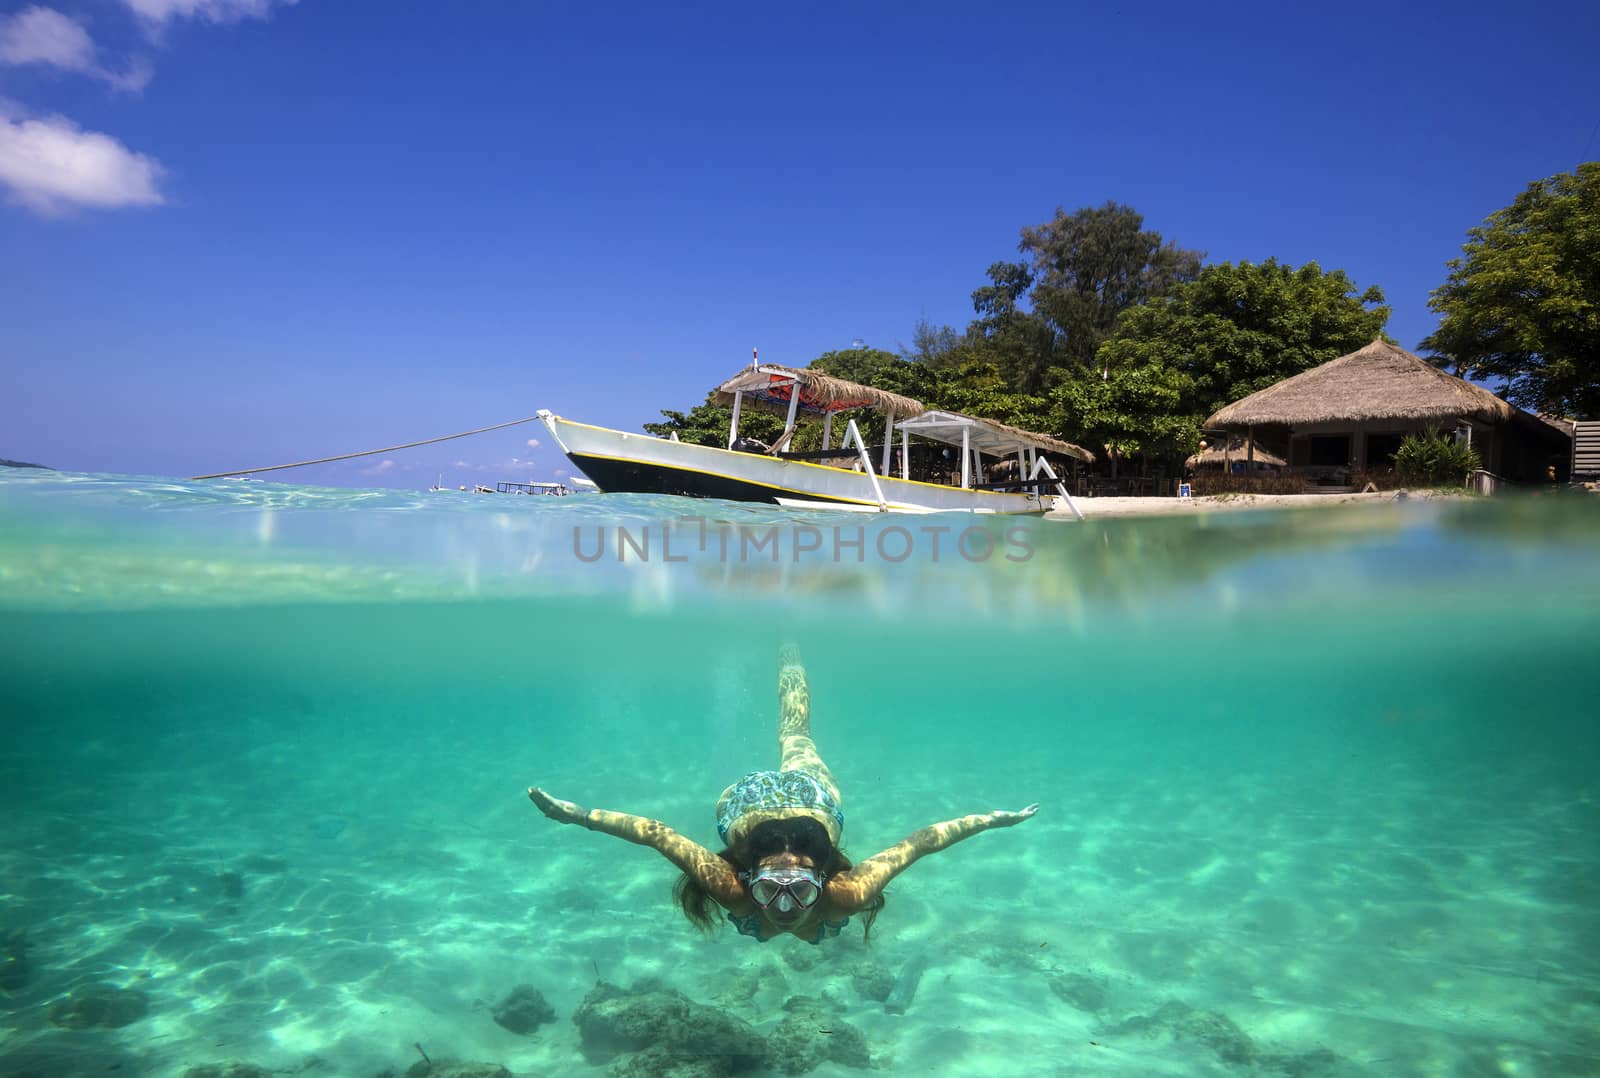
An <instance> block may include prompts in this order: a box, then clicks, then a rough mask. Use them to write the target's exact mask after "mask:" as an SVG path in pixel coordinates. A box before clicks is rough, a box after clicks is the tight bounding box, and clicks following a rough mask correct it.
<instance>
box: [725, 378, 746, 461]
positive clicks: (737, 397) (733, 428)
mask: <svg viewBox="0 0 1600 1078" xmlns="http://www.w3.org/2000/svg"><path fill="white" fill-rule="evenodd" d="M743 403H744V390H742V389H736V390H734V391H733V421H732V422H731V423H729V424H728V448H729V449H732V448H733V443H734V442H737V441H738V440H739V405H741V404H743Z"/></svg>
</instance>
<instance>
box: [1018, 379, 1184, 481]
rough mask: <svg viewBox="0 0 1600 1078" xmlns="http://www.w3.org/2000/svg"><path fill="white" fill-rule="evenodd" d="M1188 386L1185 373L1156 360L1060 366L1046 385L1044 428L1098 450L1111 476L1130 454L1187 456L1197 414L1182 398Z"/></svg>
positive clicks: (1130, 456) (1131, 455)
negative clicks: (1097, 367) (1098, 369)
mask: <svg viewBox="0 0 1600 1078" xmlns="http://www.w3.org/2000/svg"><path fill="white" fill-rule="evenodd" d="M1193 388H1194V387H1193V380H1192V379H1191V378H1190V377H1189V376H1188V375H1187V374H1185V373H1183V372H1182V371H1180V370H1178V369H1177V368H1176V367H1174V366H1170V365H1166V364H1162V363H1126V364H1120V365H1119V366H1117V367H1116V368H1115V369H1113V370H1109V371H1106V372H1105V373H1104V375H1103V376H1102V375H1101V374H1100V373H1085V372H1081V371H1074V372H1070V373H1066V372H1063V374H1062V375H1060V376H1059V381H1058V384H1057V385H1056V386H1055V387H1054V388H1052V389H1051V391H1050V398H1049V407H1050V410H1051V411H1050V417H1049V418H1048V419H1047V420H1046V423H1047V424H1048V426H1047V427H1046V428H1045V429H1052V430H1058V431H1061V432H1063V433H1064V434H1065V435H1066V436H1067V437H1069V438H1071V439H1072V440H1073V441H1075V442H1078V443H1079V444H1081V445H1082V446H1084V448H1086V449H1089V450H1091V451H1093V452H1096V453H1104V454H1105V456H1106V458H1107V459H1109V460H1110V462H1111V474H1112V475H1113V476H1114V475H1116V474H1117V473H1118V471H1119V470H1120V467H1121V463H1122V462H1123V461H1125V460H1128V459H1130V458H1132V457H1134V456H1145V457H1168V458H1172V457H1182V456H1187V455H1188V454H1189V453H1191V452H1193V450H1194V446H1195V443H1196V442H1198V441H1199V439H1200V422H1201V419H1202V417H1201V416H1198V415H1196V414H1195V413H1194V410H1193V408H1192V407H1190V406H1189V405H1188V404H1187V402H1188V401H1190V400H1192V398H1193Z"/></svg>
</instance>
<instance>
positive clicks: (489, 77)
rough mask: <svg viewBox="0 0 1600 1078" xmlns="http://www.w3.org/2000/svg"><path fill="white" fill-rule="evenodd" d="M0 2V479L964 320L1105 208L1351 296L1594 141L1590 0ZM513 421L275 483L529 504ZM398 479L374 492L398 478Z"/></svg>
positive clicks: (191, 451)
mask: <svg viewBox="0 0 1600 1078" xmlns="http://www.w3.org/2000/svg"><path fill="white" fill-rule="evenodd" d="M764 7H767V6H764V5H734V4H728V5H712V4H687V5H660V4H649V5H641V6H638V7H636V8H634V7H630V6H628V5H624V4H613V5H586V6H585V5H568V4H562V5H556V4H538V3H505V4H491V3H472V4H443V3H438V4H424V3H400V2H395V3H355V2H338V3H335V2H332V0H301V2H299V3H295V4H285V3H282V2H276V3H275V2H273V0H49V2H47V3H39V4H35V3H21V4H19V3H13V2H8V0H0V369H3V372H4V384H5V387H6V388H5V392H4V394H3V396H0V457H11V458H15V459H23V460H35V461H41V462H43V463H47V464H51V465H54V466H56V467H61V468H69V469H75V470H85V471H115V472H133V473H154V474H163V475H187V474H193V473H196V472H201V471H214V470H221V469H224V468H230V467H248V466H251V465H258V464H270V463H277V462H280V461H288V460H296V459H303V458H307V457H314V456H322V455H326V454H332V453H337V452H345V451H353V450H358V449H365V448H371V447H376V446H381V445H386V444H391V443H395V442H401V441H408V440H412V439H417V438H424V437H428V436H432V435H437V434H445V433H449V432H453V431H457V430H466V429H469V428H472V427H477V426H483V425H487V424H490V423H494V422H498V421H503V420H507V419H513V418H519V417H522V416H528V415H532V414H533V413H534V411H535V410H536V409H538V408H541V407H548V408H552V409H554V410H555V411H557V412H559V413H561V414H564V415H568V416H571V417H573V418H577V419H581V420H584V421H588V422H595V423H601V424H605V425H611V426H617V427H621V428H624V429H636V428H637V427H638V425H639V424H640V423H641V422H644V421H646V420H648V419H652V418H654V417H655V415H656V412H657V411H658V410H659V409H661V408H687V407H689V406H691V405H693V404H694V403H697V402H698V401H699V400H700V399H702V397H703V395H704V393H705V392H706V390H707V389H709V388H710V387H711V386H712V385H714V384H715V383H716V382H717V381H719V380H721V379H722V378H723V377H725V376H727V375H728V374H730V373H732V371H733V370H735V369H736V368H737V367H738V366H739V365H740V364H742V363H743V362H745V361H747V360H748V358H749V355H750V349H751V348H752V347H755V346H759V348H760V349H761V355H762V357H763V358H764V359H770V360H774V361H779V362H790V363H805V362H808V361H809V360H810V359H812V358H814V357H815V356H816V355H818V354H820V353H821V352H824V351H827V350H830V349H834V348H842V347H848V346H849V345H850V343H851V342H852V341H853V340H857V339H859V340H863V341H865V342H867V343H868V344H870V345H873V346H876V347H882V348H888V349H891V350H895V349H897V348H898V347H899V346H900V345H902V344H908V343H909V342H910V340H911V334H912V330H913V327H914V326H915V324H916V322H917V321H918V320H919V319H921V318H927V319H929V320H931V321H932V322H934V323H948V324H952V325H955V326H957V327H964V326H965V325H966V323H967V322H968V321H969V320H970V318H971V317H972V310H971V303H970V293H971V292H972V290H973V289H974V288H976V287H978V286H979V285H981V284H982V283H984V279H983V273H984V270H985V268H986V267H987V266H988V265H989V264H990V263H991V262H994V261H997V260H1001V259H1009V258H1014V257H1015V256H1016V243H1017V239H1018V233H1019V231H1020V230H1021V229H1022V228H1023V227H1024V226H1026V225H1032V224H1037V223H1040V222H1042V221H1045V220H1048V219H1049V218H1050V217H1051V216H1052V214H1053V213H1054V211H1055V209H1056V207H1058V206H1060V207H1064V208H1066V209H1068V210H1072V209H1076V208H1078V207H1080V206H1086V205H1097V204H1100V203H1102V202H1105V201H1106V200H1108V199H1113V200H1116V201H1119V202H1124V203H1127V204H1129V205H1132V206H1133V207H1135V208H1136V209H1138V210H1139V211H1140V212H1142V213H1143V214H1144V215H1145V218H1146V223H1147V225H1148V226H1149V227H1152V228H1154V229H1156V230H1158V231H1159V232H1161V233H1162V234H1163V235H1164V236H1166V237H1168V238H1170V239H1173V240H1175V241H1177V242H1178V243H1179V244H1181V245H1183V246H1186V247H1193V248H1199V249H1201V250H1204V251H1206V252H1207V254H1208V257H1209V260H1211V261H1219V262H1220V261H1237V260H1241V259H1249V260H1252V261H1258V260H1261V259H1264V258H1268V257H1272V256H1276V257H1277V258H1279V259H1280V260H1282V261H1286V262H1290V263H1293V264H1296V265H1298V264H1300V263H1303V262H1306V261H1311V260H1315V261H1317V262H1319V263H1320V264H1321V265H1322V266H1323V267H1324V268H1330V269H1331V268H1340V269H1344V270H1345V271H1346V272H1347V273H1349V274H1350V276H1351V277H1352V278H1353V279H1354V280H1355V281H1356V282H1357V284H1358V285H1359V286H1361V287H1365V286H1366V285H1369V284H1377V285H1379V286H1380V287H1382V288H1383V290H1384V292H1385V294H1386V295H1387V296H1388V298H1389V302H1390V303H1391V305H1392V306H1393V308H1394V317H1393V319H1392V321H1391V323H1390V326H1389V332H1390V333H1391V334H1392V335H1393V336H1394V337H1395V338H1396V339H1398V340H1399V342H1400V343H1401V344H1402V345H1404V346H1405V347H1408V348H1415V347H1416V345H1417V343H1418V341H1420V340H1421V339H1422V338H1423V337H1424V336H1426V335H1427V334H1428V333H1429V332H1430V331H1431V330H1432V329H1433V327H1434V323H1435V320H1434V317H1433V315H1432V313H1431V312H1430V311H1429V310H1428V309H1427V305H1426V304H1427V297H1428V292H1429V291H1430V290H1431V289H1432V288H1434V287H1436V286H1437V285H1438V284H1439V283H1440V282H1441V281H1442V280H1443V277H1444V274H1445V265H1444V264H1445V262H1446V261H1447V260H1448V259H1449V258H1451V257H1453V256H1454V255H1455V254H1456V253H1457V252H1458V251H1459V248H1460V245H1461V243H1462V242H1463V241H1464V239H1465V237H1466V230H1467V229H1468V228H1469V227H1471V226H1472V225H1474V224H1477V223H1478V222H1479V221H1481V220H1482V219H1483V218H1484V217H1485V216H1487V215H1488V214H1489V213H1491V212H1493V211H1494V210H1496V209H1498V208H1499V207H1501V206H1504V205H1505V204H1507V203H1508V202H1509V201H1510V200H1511V199H1512V198H1513V197H1514V196H1515V195H1516V193H1517V192H1518V191H1520V190H1522V188H1523V187H1525V186H1526V185H1527V184H1528V183H1529V182H1530V181H1532V180H1535V179H1538V178H1541V177H1544V176H1548V175H1552V174H1554V173H1557V172H1563V171H1570V170H1571V169H1572V168H1574V167H1575V165H1576V164H1577V163H1578V162H1579V160H1581V159H1583V156H1584V155H1585V153H1586V152H1587V154H1588V155H1589V156H1590V157H1593V156H1594V155H1595V154H1596V153H1597V152H1600V139H1597V140H1594V141H1593V142H1591V139H1592V136H1593V134H1594V131H1595V128H1596V124H1597V123H1600V75H1597V65H1596V63H1595V60H1594V47H1595V42H1596V41H1597V40H1600V7H1597V6H1596V5H1592V4H1576V3H1572V4H1568V3H1555V4H1549V5H1523V6H1520V7H1517V8H1511V7H1508V6H1505V5H1494V7H1495V8H1496V9H1498V10H1496V11H1491V10H1489V9H1488V8H1487V7H1485V8H1481V9H1475V8H1469V7H1468V6H1467V5H1462V4H1442V5H1438V6H1434V7H1424V6H1420V5H1404V4H1398V5H1395V4H1391V5H1381V6H1371V7H1355V6H1348V5H1346V6H1338V7H1327V6H1323V7H1319V8H1318V9H1317V10H1314V11H1313V10H1310V9H1305V10H1301V5H1284V4H1265V5H1259V6H1243V5H1220V6H1214V5H1196V4H1182V5H1174V6H1165V5H1148V6H1135V5H1123V6H1121V7H1116V6H1114V5H1100V6H1096V7H1094V8H1093V9H1089V8H1086V7H1082V6H1080V5H1067V4H1059V3H1055V4H1042V5H1037V6H1030V5H1022V4H1004V3H1001V4H990V5H982V6H979V5H972V4H961V5H953V4H952V5H944V4H909V3H908V4H889V3H880V4H871V3H868V4H855V5H833V4H808V5H792V6H790V7H787V8H784V9H778V8H776V7H767V10H763V8H764ZM529 439H533V440H537V441H541V442H547V439H546V436H545V433H544V431H543V429H542V428H540V427H538V426H536V425H534V426H529V427H525V428H516V429H513V430H510V431H507V432H500V433H496V434H493V435H485V436H481V437H479V438H475V439H467V440H464V441H459V442H454V443H449V444H447V445H444V446H439V447H430V448H428V449H423V450H415V451H409V452H406V453H400V454H395V455H393V456H392V457H387V458H381V459H378V458H374V459H369V460H365V461H356V462H351V463H348V464H341V465H329V466H322V467H318V468H313V469H305V470H301V471H298V472H288V473H280V474H281V476H282V477H283V478H285V479H286V480H288V481H293V482H327V483H335V484H349V485H384V486H398V487H424V486H427V485H428V484H430V483H432V482H433V481H434V479H435V477H436V476H437V475H438V473H440V472H443V473H444V478H445V481H446V483H448V484H450V485H459V484H461V483H472V482H479V481H492V480H496V479H530V478H531V479H550V478H555V477H557V476H558V475H560V474H562V473H564V471H565V468H564V464H565V462H564V460H562V459H561V458H560V456H559V454H558V453H556V452H555V451H554V449H553V448H552V447H551V446H550V445H548V444H541V445H538V446H530V445H528V441H529ZM385 461H388V463H387V464H385V463H384V462H385Z"/></svg>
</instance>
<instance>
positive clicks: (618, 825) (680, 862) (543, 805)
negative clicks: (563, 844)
mask: <svg viewBox="0 0 1600 1078" xmlns="http://www.w3.org/2000/svg"><path fill="white" fill-rule="evenodd" d="M528 799H529V800H530V801H532V802H533V803H534V804H535V805H537V806H539V811H540V812H542V813H544V814H545V815H546V816H548V817H550V819H552V820H554V821H556V822H557V823H571V824H578V825H580V826H581V827H583V828H585V829H586V830H589V831H601V832H603V833H605V834H607V835H615V836H616V837H617V838H620V839H626V840H627V841H629V842H632V843H634V844H635V845H638V846H649V847H650V848H651V849H653V850H655V851H656V852H657V853H659V854H661V856H663V857H665V858H666V859H667V860H668V861H671V862H672V863H673V864H675V865H677V866H678V867H679V868H681V869H683V870H684V871H685V872H687V873H689V874H690V875H692V876H693V877H694V878H695V879H697V880H699V881H700V885H701V886H702V887H704V888H705V889H706V890H707V891H708V892H709V893H710V895H711V897H712V898H714V899H716V900H717V901H718V902H720V903H721V904H722V905H723V906H729V905H732V904H734V903H737V902H739V901H741V900H742V899H743V898H744V888H743V887H742V886H741V885H740V883H739V878H738V877H737V876H736V875H735V874H734V871H733V866H732V865H730V864H728V862H726V861H724V860H723V859H722V858H720V857H718V856H717V855H716V854H714V853H712V852H711V851H710V850H708V849H706V848H705V847H704V846H702V845H700V844H699V843H698V842H693V841H691V840H689V839H687V838H684V837H683V836H682V835H680V834H678V832H676V831H674V830H673V829H672V828H670V827H668V826H667V825H666V824H664V823H662V822H661V821H660V820H651V819H647V818H646V817H644V816H630V815H628V814H627V813H626V812H611V811H608V810H606V809H586V808H583V807H581V806H579V805H575V804H573V803H572V802H571V801H563V800H561V799H560V798H558V797H551V796H550V795H549V794H547V793H545V792H544V791H543V790H541V789H539V788H538V787H537V786H530V787H529V788H528Z"/></svg>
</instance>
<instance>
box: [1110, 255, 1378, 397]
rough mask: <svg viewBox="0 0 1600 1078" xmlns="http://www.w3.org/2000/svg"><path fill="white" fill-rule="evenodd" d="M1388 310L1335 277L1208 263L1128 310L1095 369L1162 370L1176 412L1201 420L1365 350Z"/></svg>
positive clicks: (1339, 274) (1313, 267)
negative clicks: (1173, 378) (1179, 393)
mask: <svg viewBox="0 0 1600 1078" xmlns="http://www.w3.org/2000/svg"><path fill="white" fill-rule="evenodd" d="M1388 320H1389V308H1388V307H1386V306H1384V305H1383V292H1382V290H1381V289H1379V288H1378V287H1377V286H1372V287H1370V288H1367V289H1365V290H1359V291H1358V289H1357V287H1356V285H1355V284H1354V283H1353V282H1352V281H1351V280H1350V278H1349V277H1348V276H1346V275H1345V273H1344V271H1343V270H1332V271H1324V270H1323V269H1322V267H1320V266H1318V265H1317V264H1316V263H1315V262H1308V263H1306V264H1305V265H1304V266H1301V267H1299V268H1298V269H1296V268H1295V267H1293V266H1287V265H1283V264H1281V263H1279V262H1278V261H1277V260H1276V259H1273V258H1269V259H1267V260H1266V261H1265V262H1260V263H1251V262H1239V263H1237V264H1235V263H1231V262H1223V263H1220V264H1218V265H1213V266H1207V267H1206V268H1205V269H1204V270H1202V271H1201V272H1200V275H1199V276H1198V277H1197V278H1196V279H1195V280H1193V281H1191V282H1189V283H1187V284H1182V285H1179V286H1178V287H1177V288H1175V289H1174V290H1173V292H1172V294H1171V295H1169V296H1166V297H1164V298H1162V299H1158V300H1154V301H1152V302H1150V303H1147V304H1145V305H1144V306H1142V307H1138V308H1136V309H1134V310H1132V311H1129V312H1128V313H1127V315H1126V316H1125V317H1124V318H1123V320H1122V324H1121V326H1120V328H1119V329H1118V331H1117V334H1116V336H1115V337H1114V338H1113V339H1111V340H1110V341H1107V342H1106V344H1105V345H1104V347H1102V348H1101V349H1100V352H1099V354H1098V355H1097V356H1096V362H1097V363H1098V364H1099V369H1100V370H1101V371H1104V372H1108V373H1109V374H1115V373H1117V372H1119V371H1121V370H1122V369H1123V368H1133V369H1138V368H1142V367H1164V368H1167V369H1170V370H1173V371H1176V372H1179V373H1181V374H1183V375H1184V376H1186V378H1187V379H1188V382H1189V385H1188V388H1187V391H1186V392H1185V394H1184V396H1183V399H1182V401H1181V404H1180V408H1181V409H1182V410H1184V411H1187V412H1192V413H1195V415H1196V417H1197V419H1199V420H1203V419H1204V418H1205V417H1206V416H1207V415H1210V414H1211V413H1212V412H1214V411H1216V410H1217V409H1218V408H1220V407H1222V406H1223V405H1225V404H1228V403H1230V402H1232V401H1236V400H1239V399H1240V398H1241V397H1246V396H1249V395H1250V394H1251V393H1254V392H1256V391H1257V390H1261V389H1265V388H1266V387H1267V386H1270V385H1272V384H1273V383H1274V382H1279V381H1282V380H1283V379H1285V378H1288V377H1290V376H1291V375H1295V374H1299V373H1300V372H1301V371H1306V370H1310V369H1311V368H1312V367H1315V366H1318V365H1319V364H1322V363H1326V362H1328V361H1329V360H1331V359H1337V358H1338V357H1340V356H1342V355H1345V354H1346V353H1349V352H1353V351H1355V350H1356V349H1358V348H1360V347H1362V346H1363V345H1366V344H1369V343H1371V342H1372V340H1373V339H1374V338H1376V337H1378V336H1379V335H1380V334H1381V333H1382V332H1383V327H1384V325H1385V323H1387V322H1388Z"/></svg>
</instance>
